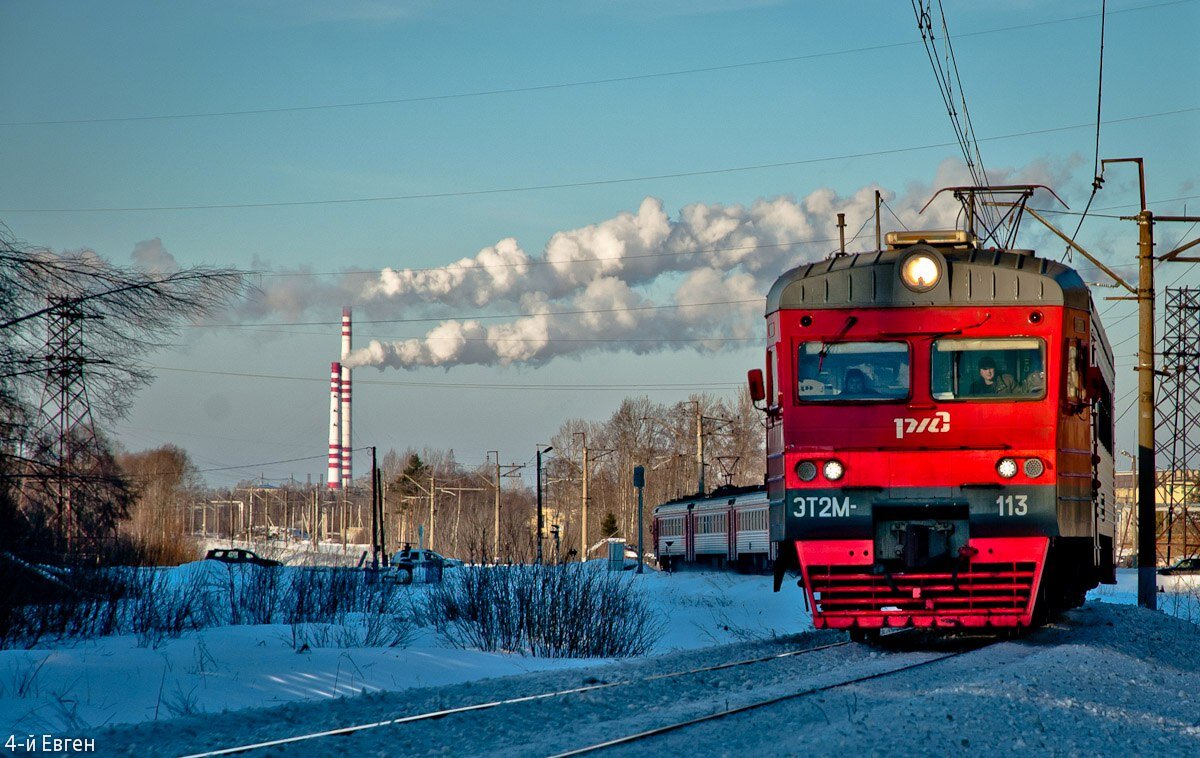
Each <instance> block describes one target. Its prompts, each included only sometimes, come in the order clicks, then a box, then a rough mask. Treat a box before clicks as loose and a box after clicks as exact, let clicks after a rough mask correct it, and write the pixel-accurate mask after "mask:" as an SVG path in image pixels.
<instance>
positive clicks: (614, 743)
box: [552, 642, 992, 758]
mask: <svg viewBox="0 0 1200 758" xmlns="http://www.w3.org/2000/svg"><path fill="white" fill-rule="evenodd" d="M990 644H992V642H987V643H983V644H978V645H973V646H971V647H969V648H967V649H964V650H958V651H955V652H951V653H946V654H944V655H940V656H938V657H936V658H931V659H928V660H924V661H917V662H916V663H910V664H907V665H904V666H898V667H896V668H893V669H889V670H887V671H877V672H874V673H871V674H866V675H864V676H859V677H855V678H852V679H845V680H842V681H839V682H834V683H831V684H824V685H821V686H819V687H810V688H808V689H805V690H801V691H799V692H791V693H788V694H786V695H779V696H777V697H772V698H767V699H765V700H759V701H757V702H753V703H747V704H745V705H740V706H738V707H736V708H727V709H725V710H723V711H719V712H717V713H711V714H706V715H704V716H698V717H696V718H692V719H687V720H685V721H678V722H674V723H671V724H667V725H665V726H660V727H655V728H653V729H647V730H644V731H641V732H636V733H634V734H628V735H625V736H624V737H617V738H614V739H610V740H605V741H603V742H597V743H594V744H592V745H587V746H584V747H580V748H575V749H574V750H569V751H567V752H564V753H557V754H555V755H553V756H552V758H568V756H576V755H587V754H589V753H594V752H597V751H601V750H606V749H608V748H614V747H618V746H622V745H631V744H633V743H637V742H641V741H643V740H647V739H650V738H652V737H657V736H658V735H662V734H667V733H669V732H675V731H679V730H681V729H686V728H688V727H690V726H695V725H697V724H704V723H707V722H710V721H715V720H717V719H722V718H726V717H728V716H734V715H736V714H739V713H746V712H748V711H754V710H758V709H760V708H767V707H769V706H772V705H777V704H779V703H784V702H787V701H789V700H797V699H799V698H803V697H807V696H809V695H815V694H818V693H821V692H828V691H830V690H835V689H838V688H840V687H848V686H850V685H853V684H861V683H863V682H869V681H872V680H875V679H882V678H884V677H888V676H893V675H895V674H901V673H904V672H906V671H912V670H914V669H918V668H923V667H925V666H932V665H933V664H935V663H941V662H942V661H945V660H948V659H950V658H956V657H958V656H960V655H965V654H967V653H970V652H974V651H975V650H979V649H981V648H983V647H987V646H988V645H990Z"/></svg>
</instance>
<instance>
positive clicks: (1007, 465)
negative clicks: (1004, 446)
mask: <svg viewBox="0 0 1200 758" xmlns="http://www.w3.org/2000/svg"><path fill="white" fill-rule="evenodd" d="M996 473H997V474H999V475H1000V476H1002V477H1004V478H1005V479H1012V478H1013V477H1014V476H1016V475H1017V462H1016V461H1014V460H1013V459H1012V458H1001V459H1000V460H999V461H998V462H997V463H996Z"/></svg>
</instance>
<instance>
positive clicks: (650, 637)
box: [424, 564, 660, 658]
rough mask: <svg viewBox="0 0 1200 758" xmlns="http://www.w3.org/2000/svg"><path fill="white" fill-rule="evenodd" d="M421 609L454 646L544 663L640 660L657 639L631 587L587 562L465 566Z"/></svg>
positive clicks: (649, 615) (623, 579)
mask: <svg viewBox="0 0 1200 758" xmlns="http://www.w3.org/2000/svg"><path fill="white" fill-rule="evenodd" d="M424 610H425V612H426V613H427V615H428V618H429V619H430V620H431V621H432V622H433V623H434V625H435V626H436V628H437V629H438V630H439V631H440V632H441V633H442V634H444V635H445V636H446V637H447V638H448V639H449V640H450V641H451V642H452V643H454V644H456V645H459V646H462V647H472V648H478V649H480V650H488V651H497V650H507V651H520V652H523V653H527V654H529V655H536V656H541V657H547V658H590V657H625V656H631V655H640V654H642V653H645V652H646V651H647V650H649V649H650V647H651V645H652V644H653V643H654V641H655V639H656V638H657V636H658V634H659V633H660V626H659V624H658V623H657V622H656V621H655V619H654V616H653V614H652V613H651V611H650V608H649V606H648V605H647V604H646V602H645V601H644V600H643V598H642V597H641V596H640V595H639V594H638V592H637V591H636V589H635V588H634V586H633V584H632V582H630V581H629V580H628V579H627V578H626V577H624V576H622V575H619V574H612V573H608V572H605V571H600V570H597V569H596V567H594V566H588V565H586V564H567V565H562V566H536V565H535V566H490V567H485V566H472V567H464V568H463V569H462V570H459V571H455V572H453V573H451V574H448V575H447V580H446V581H445V582H444V583H443V584H441V585H439V586H436V587H434V588H432V589H431V590H430V592H429V593H428V595H427V600H426V603H425V606H424Z"/></svg>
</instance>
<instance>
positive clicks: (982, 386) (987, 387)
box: [971, 355, 1016, 395]
mask: <svg viewBox="0 0 1200 758" xmlns="http://www.w3.org/2000/svg"><path fill="white" fill-rule="evenodd" d="M1014 389H1016V386H1015V383H1014V382H1013V378H1012V377H1011V376H1010V375H1008V374H1003V375H1001V376H996V360H995V359H994V358H992V357H991V356H990V355H985V356H984V357H983V358H980V359H979V376H978V377H977V378H976V379H975V380H973V381H972V382H971V394H972V395H1011V394H1013V390H1014Z"/></svg>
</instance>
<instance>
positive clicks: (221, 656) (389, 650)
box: [0, 562, 811, 742]
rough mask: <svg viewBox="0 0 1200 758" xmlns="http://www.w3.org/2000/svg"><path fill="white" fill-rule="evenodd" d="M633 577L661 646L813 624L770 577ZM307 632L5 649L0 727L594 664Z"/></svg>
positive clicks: (420, 638)
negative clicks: (370, 642) (369, 643)
mask: <svg viewBox="0 0 1200 758" xmlns="http://www.w3.org/2000/svg"><path fill="white" fill-rule="evenodd" d="M208 566H211V562H210V563H209V564H208ZM206 568H207V567H206V566H205V564H203V563H201V564H187V565H184V566H181V567H179V568H178V569H175V570H174V571H176V572H177V573H179V574H180V578H181V580H183V579H185V578H186V577H187V576H188V575H190V574H191V573H193V572H195V571H201V570H205V569H206ZM625 575H626V576H627V578H628V580H629V581H634V582H636V583H637V584H638V585H639V586H640V587H641V588H642V591H643V592H644V593H645V596H646V597H647V599H648V600H649V602H650V604H651V606H652V607H653V608H654V609H655V612H656V613H657V614H658V616H659V618H660V621H661V622H662V636H661V637H660V638H659V640H658V643H657V644H656V646H655V648H654V650H653V653H655V654H658V653H664V652H668V651H671V650H685V649H694V648H699V647H706V646H710V645H718V644H723V643H728V642H734V641H740V640H749V639H758V638H762V637H771V636H773V635H785V634H792V633H794V632H796V631H798V630H804V629H808V628H811V621H810V619H809V618H808V616H807V614H805V613H804V610H803V606H802V604H801V598H800V593H799V590H797V589H796V588H795V587H792V588H791V591H787V589H788V588H786V587H785V591H783V592H780V593H778V594H775V593H773V592H771V579H770V577H764V576H744V575H739V574H728V573H707V572H705V573H676V574H670V575H668V574H659V573H657V572H654V571H651V570H649V569H647V573H646V574H643V575H642V576H641V577H637V576H635V575H634V574H633V573H632V572H625ZM407 590H409V591H411V592H413V593H421V592H425V591H427V587H424V586H421V585H414V586H412V587H410V588H407ZM302 631H303V632H304V635H303V637H302V638H300V639H298V638H297V636H296V633H295V630H294V629H293V627H292V626H290V625H285V624H276V625H268V626H227V627H218V628H211V629H204V630H201V631H196V632H185V633H184V634H183V636H181V637H179V638H178V639H166V640H162V641H160V642H159V643H158V644H157V645H154V644H145V643H144V642H143V641H139V639H138V638H137V637H136V636H133V635H126V636H120V637H106V638H103V639H100V640H94V641H86V642H77V643H74V644H70V645H66V646H51V647H48V646H45V645H39V646H38V647H35V648H34V649H32V650H4V651H0V724H2V725H5V726H6V727H7V730H6V731H5V733H4V734H0V742H2V741H3V740H4V739H5V738H7V736H8V734H16V733H23V734H35V733H36V734H41V733H55V734H62V733H68V732H69V733H72V734H79V733H82V732H86V731H94V729H95V728H96V727H99V726H103V725H110V724H121V723H131V722H141V721H162V720H166V719H171V718H175V717H178V716H184V715H191V714H196V713H213V712H221V711H226V710H240V709H243V708H261V707H266V706H273V705H279V704H282V703H287V702H291V701H297V700H310V699H322V698H336V697H347V696H353V695H359V694H363V693H367V692H375V691H380V690H399V689H404V688H409V687H431V686H440V685H446V684H455V683H459V682H466V681H471V680H475V679H484V678H490V677H499V676H509V675H512V674H521V673H526V672H531V671H540V670H545V669H558V668H573V667H581V666H591V665H595V664H596V663H597V661H596V660H594V659H592V660H586V659H585V660H563V659H539V658H532V657H526V656H522V655H505V654H499V653H484V652H478V651H474V650H463V649H456V648H454V647H453V646H451V645H450V644H449V643H448V642H447V641H446V640H444V639H441V638H440V637H439V636H438V635H436V634H435V633H433V632H432V631H431V630H429V629H425V628H420V627H416V628H414V634H413V637H412V638H411V639H410V640H409V641H408V642H407V644H406V645H405V646H403V647H374V648H372V647H361V646H355V645H354V644H353V643H354V640H353V639H348V637H352V635H345V634H342V633H339V632H325V633H319V632H315V631H313V630H312V629H308V630H302ZM0 731H4V730H3V729H0Z"/></svg>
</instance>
